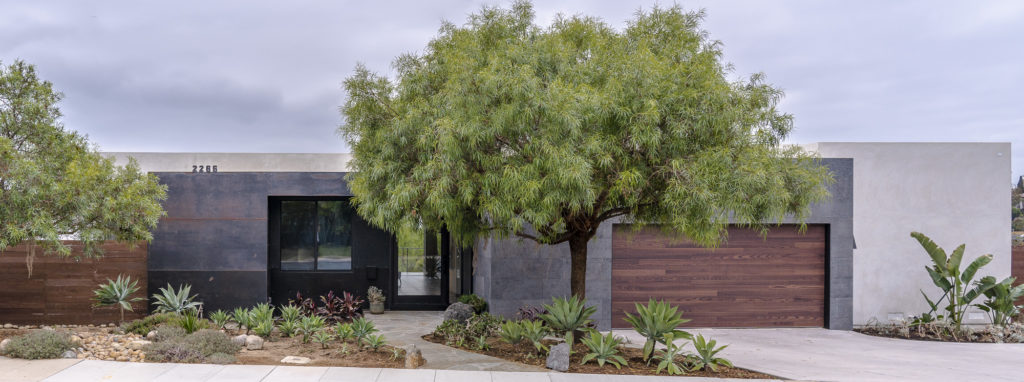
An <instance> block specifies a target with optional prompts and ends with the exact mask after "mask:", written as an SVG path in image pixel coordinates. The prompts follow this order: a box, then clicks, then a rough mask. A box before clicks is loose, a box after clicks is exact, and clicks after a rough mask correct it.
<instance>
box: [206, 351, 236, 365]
mask: <svg viewBox="0 0 1024 382" xmlns="http://www.w3.org/2000/svg"><path fill="white" fill-rule="evenodd" d="M206 362H207V363H212V364H217V365H228V364H232V363H235V362H238V359H236V358H235V356H233V355H231V354H225V353H213V354H210V356H209V357H206Z"/></svg>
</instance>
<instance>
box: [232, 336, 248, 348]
mask: <svg viewBox="0 0 1024 382" xmlns="http://www.w3.org/2000/svg"><path fill="white" fill-rule="evenodd" d="M246 337H249V336H247V335H245V334H239V335H237V336H234V337H231V343H233V344H235V345H237V346H245V338H246Z"/></svg>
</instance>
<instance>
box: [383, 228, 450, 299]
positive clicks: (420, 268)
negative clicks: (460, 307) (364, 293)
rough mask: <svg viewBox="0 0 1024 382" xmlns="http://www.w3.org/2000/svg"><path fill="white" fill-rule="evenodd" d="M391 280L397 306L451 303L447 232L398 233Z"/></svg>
mask: <svg viewBox="0 0 1024 382" xmlns="http://www.w3.org/2000/svg"><path fill="white" fill-rule="evenodd" d="M395 240H396V241H397V246H396V247H397V251H395V252H396V253H395V256H394V257H393V263H394V264H395V266H393V267H392V269H395V271H394V274H393V277H392V282H393V284H394V287H393V288H392V290H394V295H393V297H392V298H393V299H394V304H393V306H394V308H395V309H438V308H443V307H445V306H447V303H448V297H449V296H448V289H449V285H448V278H449V277H448V272H447V269H448V257H449V256H448V254H449V247H450V246H449V245H448V235H447V233H445V232H436V231H428V230H424V229H422V228H404V229H400V230H399V231H398V232H397V233H396V234H395Z"/></svg>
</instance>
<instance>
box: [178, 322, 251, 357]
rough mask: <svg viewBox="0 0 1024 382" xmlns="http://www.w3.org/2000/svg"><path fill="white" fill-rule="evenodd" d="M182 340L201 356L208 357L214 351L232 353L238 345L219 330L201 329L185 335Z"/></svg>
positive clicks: (236, 349)
mask: <svg viewBox="0 0 1024 382" xmlns="http://www.w3.org/2000/svg"><path fill="white" fill-rule="evenodd" d="M184 342H185V343H186V344H188V345H189V346H191V347H192V348H193V349H196V350H198V351H199V353H200V354H202V355H203V357H209V356H211V355H213V354H215V353H225V354H234V353H235V352H237V351H238V350H239V349H241V347H240V346H238V345H235V344H234V343H232V342H231V338H230V337H228V335H227V334H224V333H221V332H220V331H219V330H211V329H203V330H200V331H197V332H195V333H192V334H189V335H188V336H185V338H184Z"/></svg>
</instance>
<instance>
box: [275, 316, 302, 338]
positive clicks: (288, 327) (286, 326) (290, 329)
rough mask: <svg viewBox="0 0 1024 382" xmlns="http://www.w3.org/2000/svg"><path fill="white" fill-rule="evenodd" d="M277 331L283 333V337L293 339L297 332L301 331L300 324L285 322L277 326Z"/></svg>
mask: <svg viewBox="0 0 1024 382" xmlns="http://www.w3.org/2000/svg"><path fill="white" fill-rule="evenodd" d="M277 329H278V330H280V331H281V337H292V336H294V335H295V331H296V330H299V324H298V322H296V321H289V320H285V321H282V322H281V325H278V326H277Z"/></svg>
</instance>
